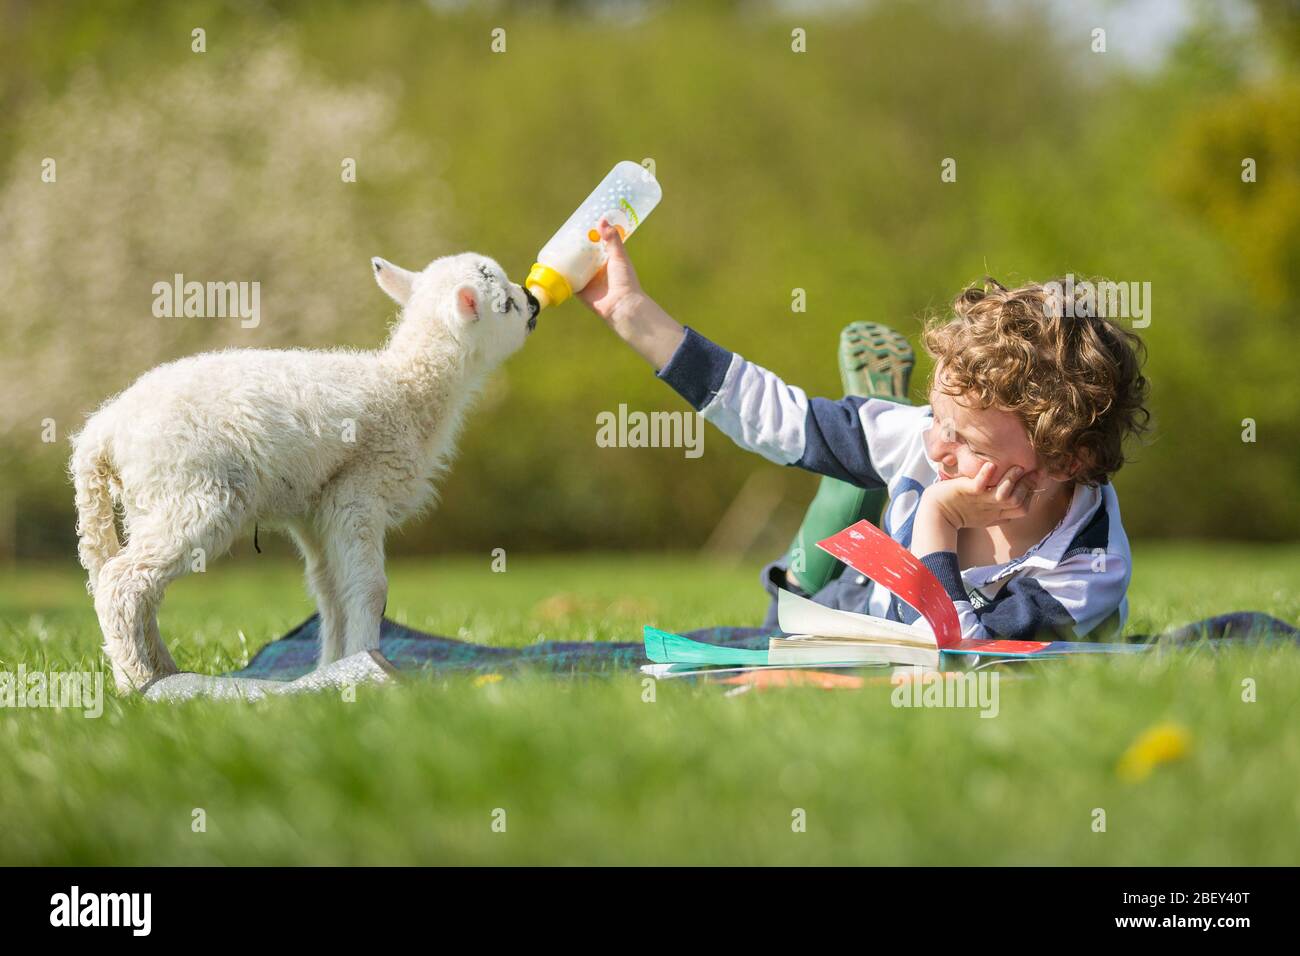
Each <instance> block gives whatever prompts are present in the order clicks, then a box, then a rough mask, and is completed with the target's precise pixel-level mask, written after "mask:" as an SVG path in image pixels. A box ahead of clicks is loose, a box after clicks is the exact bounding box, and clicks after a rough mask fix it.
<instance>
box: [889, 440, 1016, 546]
mask: <svg viewBox="0 0 1300 956" xmlns="http://www.w3.org/2000/svg"><path fill="white" fill-rule="evenodd" d="M996 474H997V468H996V466H995V465H994V464H993V463H992V462H985V463H984V464H983V465H982V466H981V467H980V470H979V472H978V473H977V474H976V475H975V477H974V478H966V477H960V478H949V479H946V480H942V481H936V482H935V483H934V484H932V485H930V487H928V488H926V489H925V492H924V493H923V494H922V495H921V504H920V507H919V508H918V509H917V512H916V522H915V524H914V526H913V532H912V553H913V554H915V555H917V556H918V557H924V556H925V555H927V554H932V553H934V552H935V551H956V550H957V532H958V530H960V529H961V528H988V527H991V526H992V525H995V524H1001V523H1002V522H1003V521H1010V520H1012V519H1015V518H1023V517H1025V515H1027V514H1029V500H1030V494H1031V493H1032V492H1033V490H1034V486H1033V480H1034V476H1035V474H1036V473H1035V472H1029V473H1027V474H1026V473H1025V471H1024V469H1022V468H1021V467H1020V466H1018V465H1013V466H1012V467H1011V468H1008V469H1007V472H1006V474H1004V475H1003V476H1002V477H1001V480H1000V481H998V482H997V483H996V484H995V483H994V481H993V479H994V476H995V475H996Z"/></svg>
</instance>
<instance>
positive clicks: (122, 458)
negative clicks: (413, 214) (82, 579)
mask: <svg viewBox="0 0 1300 956" xmlns="http://www.w3.org/2000/svg"><path fill="white" fill-rule="evenodd" d="M371 264H372V266H373V267H374V274H375V280H376V282H377V283H378V284H379V286H380V288H382V289H383V290H384V291H385V292H387V293H388V295H390V296H391V297H392V298H393V299H394V300H396V302H397V303H398V304H399V305H400V306H401V313H400V317H399V319H398V322H397V324H396V325H395V326H394V327H393V330H392V332H391V334H390V336H389V339H388V342H387V343H386V345H385V346H384V347H383V348H381V349H378V350H374V351H352V350H341V349H339V350H330V351H313V350H308V349H279V350H271V349H227V350H224V351H218V352H208V353H204V354H201V355H196V356H192V357H189V358H185V359H181V360H179V361H175V362H170V363H167V364H165V365H161V366H159V367H157V368H155V369H153V370H152V371H150V372H147V373H146V374H145V375H143V376H141V377H140V378H139V379H138V380H137V381H136V382H135V383H134V384H133V385H131V386H130V387H129V388H127V389H126V390H125V391H123V392H122V393H120V394H119V395H117V396H116V397H114V398H112V399H110V400H108V401H107V402H106V403H105V404H104V405H102V406H101V407H100V408H99V409H98V410H97V411H96V412H95V413H94V414H93V415H91V416H90V418H89V419H88V420H87V422H86V424H85V426H84V427H83V428H82V429H81V430H80V431H79V432H78V433H77V434H76V435H74V436H73V437H72V445H73V451H72V458H71V462H70V470H71V474H72V481H73V485H74V487H75V490H76V507H77V534H78V536H79V544H78V554H79V557H80V559H81V564H82V566H83V567H85V569H86V571H87V572H88V575H89V581H88V588H89V590H90V593H91V594H92V595H93V596H94V602H95V613H96V615H97V616H98V618H99V625H100V629H101V631H102V632H103V637H104V651H105V653H106V655H107V656H108V659H109V662H110V664H111V665H112V669H113V678H114V682H115V684H116V686H117V688H118V690H119V691H120V692H122V693H130V692H131V691H133V690H142V689H143V688H144V687H145V686H146V685H147V684H149V683H150V682H152V681H153V680H156V679H157V678H159V677H162V676H165V675H167V674H174V673H176V672H177V667H176V664H175V662H174V660H173V659H172V656H171V654H170V653H169V652H168V650H167V647H166V645H164V643H163V641H162V637H161V635H160V634H159V631H158V621H157V609H158V606H159V604H160V602H161V601H162V597H163V591H164V589H165V588H166V587H167V585H168V584H169V583H170V582H171V581H173V580H175V579H176V578H178V577H180V576H181V575H183V574H185V573H186V572H188V571H190V570H191V569H192V567H193V566H194V565H196V564H198V563H199V562H200V561H202V562H206V561H207V560H210V559H212V558H216V557H217V556H219V555H220V554H222V553H224V552H225V551H226V550H227V549H228V548H229V547H230V544H231V542H232V541H233V540H234V539H235V537H236V536H237V535H239V534H240V533H241V532H243V531H245V530H247V529H251V528H253V527H254V526H259V527H261V528H268V527H272V528H279V529H281V530H284V531H286V532H287V533H288V534H289V535H291V536H292V538H293V539H294V541H295V543H296V544H297V547H298V550H299V551H300V552H301V554H302V557H303V559H304V561H305V562H306V568H307V584H308V590H309V591H310V593H311V595H312V597H313V598H314V599H315V601H316V606H317V608H318V610H319V612H320V634H321V647H320V659H319V664H321V665H324V664H327V663H330V662H332V661H335V660H338V659H339V658H340V657H343V656H347V655H351V654H354V653H357V652H358V651H363V650H371V649H374V648H377V647H378V646H379V629H380V621H381V618H382V616H383V612H384V608H385V605H386V602H387V594H388V582H387V579H386V577H385V575H384V535H385V533H386V531H387V529H389V528H391V527H394V526H395V525H397V524H399V523H401V522H402V521H404V520H406V519H407V518H409V517H411V516H412V515H414V514H415V513H417V512H418V511H420V510H421V509H422V508H424V507H426V506H428V505H429V504H431V503H432V501H433V500H434V498H435V492H434V482H435V481H436V480H437V478H438V477H439V476H440V475H442V474H443V473H445V471H446V469H447V468H448V467H449V465H450V462H451V459H452V456H453V454H454V445H455V442H456V438H457V434H458V432H459V430H460V428H461V423H462V419H463V417H464V415H465V412H466V410H467V408H468V407H469V405H470V404H471V402H472V400H473V398H474V397H475V395H476V394H477V393H478V391H479V390H480V387H481V386H482V384H483V382H484V380H485V378H486V377H487V375H488V374H489V373H490V372H491V371H492V370H493V369H495V368H496V367H497V366H498V365H500V364H501V363H502V362H503V361H505V359H507V358H508V357H509V356H510V355H512V354H513V353H514V352H515V351H517V350H518V349H519V348H520V347H521V346H522V345H523V343H524V339H525V338H526V337H527V336H528V335H529V334H530V333H531V332H532V331H533V329H534V328H535V327H536V324H537V313H538V311H539V306H538V303H537V300H536V299H535V298H533V296H532V295H531V294H530V293H529V292H527V291H526V290H524V289H523V288H522V287H520V286H519V285H517V284H516V283H512V282H510V281H509V279H507V278H506V276H505V273H504V272H503V271H502V270H501V267H500V266H499V265H497V263H496V262H494V261H493V260H491V259H489V258H487V257H485V256H480V255H477V254H474V253H464V254H461V255H455V256H446V257H443V258H441V259H435V260H434V261H433V262H432V263H430V264H429V265H428V266H427V267H426V268H425V269H424V270H423V271H421V272H408V271H407V270H405V269H402V268H400V267H398V266H395V265H393V264H392V263H390V262H388V261H386V260H384V259H380V258H375V259H373V260H371ZM118 510H120V512H121V521H122V530H123V537H124V538H125V540H124V541H119V539H118V533H117V529H116V526H115V517H116V514H117V511H118Z"/></svg>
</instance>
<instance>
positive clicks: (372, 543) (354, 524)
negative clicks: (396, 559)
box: [321, 499, 388, 663]
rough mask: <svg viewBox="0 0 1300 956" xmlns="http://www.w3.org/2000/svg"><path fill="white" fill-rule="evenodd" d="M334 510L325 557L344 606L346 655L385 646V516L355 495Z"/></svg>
mask: <svg viewBox="0 0 1300 956" xmlns="http://www.w3.org/2000/svg"><path fill="white" fill-rule="evenodd" d="M331 510H332V514H331V520H330V521H329V533H328V534H327V536H326V537H325V542H324V545H325V560H326V562H327V563H328V565H329V568H330V573H331V576H332V577H333V579H334V583H335V585H336V588H337V590H336V592H335V596H336V598H337V600H338V602H339V605H340V606H341V607H342V611H343V656H344V657H349V656H351V655H353V654H356V653H358V652H359V651H369V650H377V649H378V648H379V627H380V622H381V621H382V619H383V616H384V607H385V605H386V604H387V603H388V578H387V577H385V575H384V521H383V517H382V515H381V514H380V513H379V512H378V509H375V508H373V507H372V506H368V505H367V504H366V503H365V502H363V501H358V500H355V499H354V500H351V501H346V502H343V501H340V502H338V503H337V504H336V506H335V507H334V508H333V509H331ZM321 663H328V661H324V660H322V662H321Z"/></svg>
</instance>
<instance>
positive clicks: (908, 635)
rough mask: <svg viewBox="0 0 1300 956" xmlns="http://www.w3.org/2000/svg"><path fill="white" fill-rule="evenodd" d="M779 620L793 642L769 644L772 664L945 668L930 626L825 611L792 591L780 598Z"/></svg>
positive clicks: (778, 639) (782, 639)
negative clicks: (940, 661) (894, 665)
mask: <svg viewBox="0 0 1300 956" xmlns="http://www.w3.org/2000/svg"><path fill="white" fill-rule="evenodd" d="M777 616H778V623H779V624H780V627H781V630H783V631H785V632H786V633H787V634H789V635H790V636H789V637H774V638H772V639H771V641H770V642H769V644H768V648H767V662H768V664H775V665H784V666H787V667H789V666H800V665H804V666H806V665H809V664H848V663H855V664H915V665H918V666H921V667H938V666H939V643H938V641H936V640H935V637H934V632H933V631H932V630H931V629H930V628H929V627H927V626H926V625H925V624H924V622H923V621H922V622H921V623H918V624H903V623H901V622H900V621H888V620H885V619H884V618H880V617H872V616H871V615H869V614H857V613H855V612H853V611H839V610H836V609H834V608H829V607H823V606H822V605H820V604H815V603H813V602H812V601H810V600H808V599H807V598H803V597H800V596H799V595H797V594H795V593H793V592H791V591H785V590H782V591H779V592H777Z"/></svg>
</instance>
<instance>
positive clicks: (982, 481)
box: [975, 461, 993, 491]
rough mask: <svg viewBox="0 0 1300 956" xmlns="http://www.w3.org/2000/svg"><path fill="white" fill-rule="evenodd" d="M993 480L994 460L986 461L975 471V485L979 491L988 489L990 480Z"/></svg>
mask: <svg viewBox="0 0 1300 956" xmlns="http://www.w3.org/2000/svg"><path fill="white" fill-rule="evenodd" d="M992 480H993V462H991V461H986V462H984V464H982V465H980V470H979V471H978V472H976V473H975V487H976V489H977V490H979V491H987V490H988V487H989V482H990V481H992Z"/></svg>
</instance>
